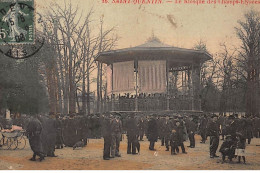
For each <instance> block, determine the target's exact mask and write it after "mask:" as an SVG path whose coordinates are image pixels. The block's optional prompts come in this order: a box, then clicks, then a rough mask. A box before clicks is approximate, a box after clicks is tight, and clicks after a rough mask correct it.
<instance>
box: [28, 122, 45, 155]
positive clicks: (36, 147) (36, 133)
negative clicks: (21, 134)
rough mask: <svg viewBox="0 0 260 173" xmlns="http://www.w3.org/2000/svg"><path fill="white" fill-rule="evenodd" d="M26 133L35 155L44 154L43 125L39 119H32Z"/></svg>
mask: <svg viewBox="0 0 260 173" xmlns="http://www.w3.org/2000/svg"><path fill="white" fill-rule="evenodd" d="M26 133H27V136H28V139H29V143H30V146H31V149H32V151H33V152H34V153H43V146H42V140H41V133H42V123H41V122H40V121H39V120H38V119H37V118H32V119H30V120H29V122H28V125H27V127H26Z"/></svg>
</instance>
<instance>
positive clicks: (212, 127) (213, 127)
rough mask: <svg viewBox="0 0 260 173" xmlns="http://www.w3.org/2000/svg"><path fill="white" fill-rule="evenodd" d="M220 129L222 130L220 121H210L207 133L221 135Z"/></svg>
mask: <svg viewBox="0 0 260 173" xmlns="http://www.w3.org/2000/svg"><path fill="white" fill-rule="evenodd" d="M219 131H220V128H219V123H218V122H213V121H210V122H209V124H208V125H207V134H208V135H209V136H215V137H219Z"/></svg>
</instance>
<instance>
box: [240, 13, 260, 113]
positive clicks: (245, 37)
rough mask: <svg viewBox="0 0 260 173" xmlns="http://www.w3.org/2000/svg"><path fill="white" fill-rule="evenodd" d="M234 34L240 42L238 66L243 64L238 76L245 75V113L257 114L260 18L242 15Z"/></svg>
mask: <svg viewBox="0 0 260 173" xmlns="http://www.w3.org/2000/svg"><path fill="white" fill-rule="evenodd" d="M238 24H239V27H236V28H235V29H236V33H237V36H238V38H239V39H240V40H241V43H242V45H241V47H240V50H239V55H240V56H239V64H240V65H241V64H243V65H242V66H241V67H242V68H241V69H240V70H242V71H241V72H240V74H244V73H245V74H246V113H247V114H248V115H256V114H259V105H260V100H259V96H260V93H259V89H260V87H259V69H260V66H259V55H260V54H259V53H260V16H259V13H258V12H257V11H254V10H250V11H248V12H247V13H245V15H244V21H241V20H239V21H238Z"/></svg>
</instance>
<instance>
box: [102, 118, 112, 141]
mask: <svg viewBox="0 0 260 173" xmlns="http://www.w3.org/2000/svg"><path fill="white" fill-rule="evenodd" d="M102 135H103V137H111V124H110V119H108V118H105V119H104V120H103V124H102Z"/></svg>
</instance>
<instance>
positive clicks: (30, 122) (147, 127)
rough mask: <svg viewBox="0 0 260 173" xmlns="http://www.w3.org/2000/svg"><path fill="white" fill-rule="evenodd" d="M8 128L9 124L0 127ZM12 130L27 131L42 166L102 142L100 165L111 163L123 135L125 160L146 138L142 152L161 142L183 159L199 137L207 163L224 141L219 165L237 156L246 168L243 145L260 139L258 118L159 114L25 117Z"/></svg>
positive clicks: (35, 154) (167, 149)
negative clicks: (61, 152)
mask: <svg viewBox="0 0 260 173" xmlns="http://www.w3.org/2000/svg"><path fill="white" fill-rule="evenodd" d="M1 123H2V124H4V125H6V127H10V122H5V123H4V122H1ZM13 124H15V125H20V126H22V127H23V128H24V129H26V132H27V136H28V139H29V142H30V146H31V149H32V151H33V153H34V154H33V157H32V158H31V160H33V161H35V160H36V156H37V155H38V156H39V157H40V160H43V159H44V157H46V156H47V157H55V156H56V155H55V154H54V152H55V149H62V148H63V147H64V146H67V147H73V146H75V144H76V143H77V142H79V141H82V142H83V144H84V146H86V145H87V141H88V139H96V138H102V137H103V139H104V150H103V159H104V160H110V159H112V158H114V157H121V154H120V141H122V140H123V135H124V134H126V136H127V151H126V153H127V154H133V155H135V154H138V153H140V150H141V148H140V142H142V141H143V140H144V139H145V138H144V136H146V138H147V139H148V141H149V142H150V144H149V146H147V148H148V149H149V150H152V151H155V150H156V147H155V144H156V142H157V141H160V145H161V146H165V150H166V151H170V154H172V155H176V154H178V153H179V147H180V148H181V151H182V153H184V154H187V152H186V150H185V146H184V144H183V142H184V141H187V140H189V144H190V145H189V146H187V147H190V148H195V147H196V141H195V134H198V135H200V136H201V141H200V143H202V144H203V143H205V141H206V140H207V139H208V138H209V140H210V142H209V143H210V147H209V148H210V153H209V156H210V158H215V157H219V156H217V155H216V152H217V150H218V148H219V143H220V139H221V140H224V142H223V144H222V145H221V147H220V149H219V151H220V152H221V153H222V159H223V161H225V157H226V156H228V158H229V160H232V158H234V157H235V156H238V161H239V162H240V160H241V158H242V159H243V161H244V162H245V146H246V142H247V143H248V144H250V143H251V139H252V138H253V137H256V138H259V136H260V118H259V117H258V116H240V117H239V116H238V115H237V114H234V115H230V116H226V115H220V116H218V115H215V114H201V115H190V114H189V115H188V114H163V115H156V114H152V115H148V116H147V115H143V114H140V113H134V112H133V113H127V114H126V113H125V114H120V113H109V112H107V113H104V114H95V115H91V116H80V115H76V114H71V115H69V116H61V115H59V114H58V115H50V116H43V115H37V116H29V117H25V118H23V119H16V120H14V121H13Z"/></svg>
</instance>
